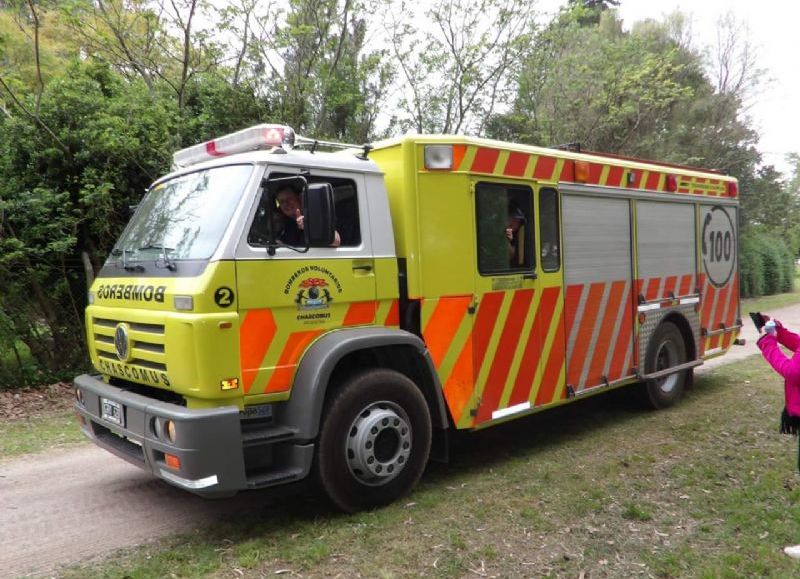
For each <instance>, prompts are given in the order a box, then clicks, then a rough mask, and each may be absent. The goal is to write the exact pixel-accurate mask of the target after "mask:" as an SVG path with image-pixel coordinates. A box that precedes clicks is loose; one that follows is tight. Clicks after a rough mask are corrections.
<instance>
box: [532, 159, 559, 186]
mask: <svg viewBox="0 0 800 579" xmlns="http://www.w3.org/2000/svg"><path fill="white" fill-rule="evenodd" d="M556 161H557V159H556V158H555V157H545V156H541V157H539V160H538V161H536V168H535V169H534V170H533V178H534V179H544V180H545V181H550V180H552V178H553V171H554V170H555V168H556Z"/></svg>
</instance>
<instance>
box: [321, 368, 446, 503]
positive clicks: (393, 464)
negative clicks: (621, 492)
mask: <svg viewBox="0 0 800 579" xmlns="http://www.w3.org/2000/svg"><path fill="white" fill-rule="evenodd" d="M430 447H431V417H430V412H429V411H428V405H427V403H426V401H425V397H424V396H423V394H422V392H420V390H419V388H417V386H416V385H415V384H414V382H412V381H411V380H410V379H409V378H408V377H406V376H404V375H403V374H400V373H399V372H395V371H393V370H385V369H372V370H368V371H366V372H363V373H360V374H357V375H355V376H353V377H351V378H350V379H348V380H347V382H346V383H345V384H343V386H342V388H341V389H339V390H338V391H337V392H336V393H335V394H334V395H333V398H332V399H331V400H330V402H329V403H328V404H327V405H326V410H325V415H324V416H323V418H322V425H321V427H320V435H319V443H318V444H317V450H316V453H317V454H316V461H315V464H316V474H317V479H318V480H319V482H320V484H321V486H322V488H323V489H324V491H325V493H326V494H327V495H328V497H329V498H330V499H331V500H332V501H333V503H334V504H335V505H336V506H338V507H339V508H341V509H342V510H344V511H347V512H355V511H359V510H363V509H369V508H373V507H377V506H381V505H385V504H387V503H390V502H392V501H394V500H396V499H398V498H400V497H401V496H403V495H405V494H407V493H408V492H410V491H411V489H412V488H413V487H414V485H416V483H417V481H418V480H419V478H420V477H421V476H422V473H423V471H424V470H425V465H426V464H427V462H428V455H429V453H430Z"/></svg>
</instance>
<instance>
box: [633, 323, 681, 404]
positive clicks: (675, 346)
mask: <svg viewBox="0 0 800 579" xmlns="http://www.w3.org/2000/svg"><path fill="white" fill-rule="evenodd" d="M685 362H686V346H685V344H684V343H683V335H682V334H681V331H680V330H679V329H678V327H677V326H676V325H675V324H673V323H672V322H663V323H662V324H661V325H660V326H658V327H657V328H656V331H655V332H654V333H653V336H652V337H651V338H650V343H649V345H648V347H647V357H646V358H645V368H646V371H647V373H648V374H652V373H654V372H658V371H660V370H666V369H667V368H672V367H674V366H678V365H680V364H683V363H685ZM689 372H691V370H683V371H681V372H675V373H673V374H668V375H666V376H663V377H661V378H655V379H653V380H648V381H647V382H646V383H645V384H644V388H643V395H644V396H643V398H644V402H645V404H647V405H648V406H650V407H651V408H655V409H660V408H666V407H668V406H672V405H673V404H675V403H676V402H677V401H678V400H679V399H680V397H681V395H682V394H683V390H684V388H685V386H686V381H687V377H688V375H689Z"/></svg>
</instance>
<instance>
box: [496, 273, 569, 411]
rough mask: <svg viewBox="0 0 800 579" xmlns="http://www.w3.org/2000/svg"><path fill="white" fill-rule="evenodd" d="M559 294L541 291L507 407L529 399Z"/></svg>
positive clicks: (558, 291) (555, 289)
mask: <svg viewBox="0 0 800 579" xmlns="http://www.w3.org/2000/svg"><path fill="white" fill-rule="evenodd" d="M560 294H561V288H560V287H548V288H545V289H544V290H542V297H541V299H540V300H539V308H538V309H537V310H536V317H535V318H534V320H533V325H532V326H531V330H530V332H529V333H528V341H527V343H526V344H525V350H524V351H523V353H522V364H521V365H520V368H519V372H517V378H516V380H515V382H514V389H513V390H512V391H511V398H509V400H508V405H509V406H514V404H520V403H522V402H525V401H526V400H528V399H529V397H530V394H531V388H533V380H534V378H535V377H536V369H537V367H538V366H539V361H540V359H541V357H542V351H543V350H544V343H545V340H546V338H547V332H548V330H549V329H550V324H551V322H552V320H553V312H554V311H555V309H556V305H557V304H558V296H559V295H560Z"/></svg>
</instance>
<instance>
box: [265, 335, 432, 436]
mask: <svg viewBox="0 0 800 579" xmlns="http://www.w3.org/2000/svg"><path fill="white" fill-rule="evenodd" d="M387 346H411V347H412V348H414V349H415V350H416V352H417V354H418V355H419V357H420V359H421V360H422V361H423V363H424V364H425V366H426V372H427V373H428V375H429V376H430V379H431V384H432V385H433V388H432V390H433V391H434V392H433V394H434V396H435V399H436V404H437V405H438V408H437V409H436V410H438V417H439V420H438V422H437V420H436V418H437V417H436V416H432V417H431V418H432V419H433V427H434V428H440V429H447V428H448V422H447V410H446V407H445V402H444V396H443V394H442V387H441V383H440V382H439V376H438V374H437V373H436V369H435V368H434V365H433V361H432V360H431V357H430V354H428V349H427V347H426V346H425V343H424V342H423V341H422V340H421V339H420V338H419V337H418V336H416V335H414V334H412V333H410V332H406V331H405V330H398V329H394V328H375V327H370V328H352V329H342V330H336V331H334V332H329V333H328V334H325V335H324V336H322V337H321V338H319V339H318V340H317V341H316V342H314V343H313V344H312V345H311V347H310V348H309V349H308V351H307V352H306V353H305V354H304V355H303V357H302V359H301V360H300V363H299V364H298V368H297V372H296V373H295V376H294V381H293V384H292V390H291V395H290V397H289V399H288V400H287V401H286V402H285V403H283V404H278V405H276V407H275V420H276V422H277V423H278V424H282V425H284V426H287V427H289V428H292V429H293V430H295V431H296V439H297V440H312V439H313V438H315V437H316V436H317V434H318V432H319V425H320V420H321V419H322V409H323V405H324V403H325V396H326V393H327V391H328V382H329V381H330V377H331V374H332V373H333V370H334V368H336V365H337V364H338V363H339V361H340V360H342V358H344V357H345V356H346V355H348V354H351V353H353V352H357V351H359V350H369V349H374V348H382V347H387ZM417 386H418V387H419V388H420V389H421V390H422V392H423V394H426V392H425V387H424V386H422V385H419V384H418V385H417ZM426 398H428V397H427V396H426ZM432 410H434V409H432Z"/></svg>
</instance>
